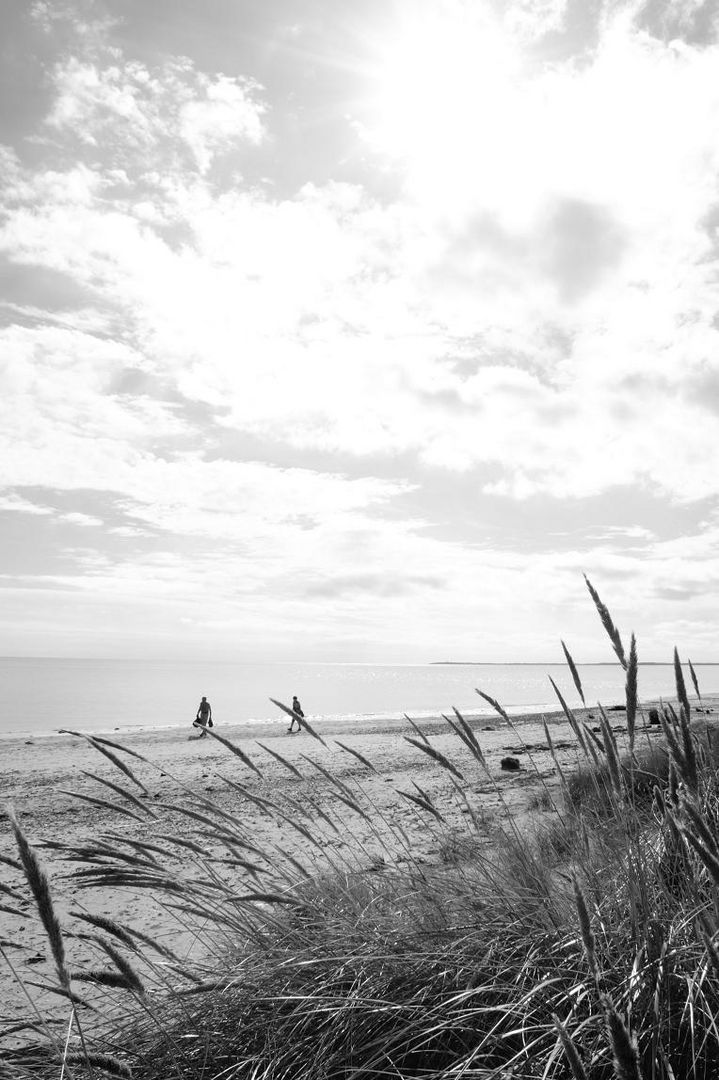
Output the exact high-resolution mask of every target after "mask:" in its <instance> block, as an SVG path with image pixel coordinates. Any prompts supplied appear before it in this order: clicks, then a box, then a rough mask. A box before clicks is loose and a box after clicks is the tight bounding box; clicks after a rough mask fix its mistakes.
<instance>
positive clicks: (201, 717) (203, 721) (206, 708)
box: [192, 697, 213, 739]
mask: <svg viewBox="0 0 719 1080" xmlns="http://www.w3.org/2000/svg"><path fill="white" fill-rule="evenodd" d="M192 726H193V727H198V728H201V729H202V730H201V731H200V738H201V739H204V738H205V736H206V735H207V731H206V729H207V728H208V727H212V726H213V724H212V706H211V705H210V703H209V701H208V700H207V698H206V697H203V699H202V701H201V702H200V704H199V706H198V708H197V716H196V717H195V719H194V720H193V722H192Z"/></svg>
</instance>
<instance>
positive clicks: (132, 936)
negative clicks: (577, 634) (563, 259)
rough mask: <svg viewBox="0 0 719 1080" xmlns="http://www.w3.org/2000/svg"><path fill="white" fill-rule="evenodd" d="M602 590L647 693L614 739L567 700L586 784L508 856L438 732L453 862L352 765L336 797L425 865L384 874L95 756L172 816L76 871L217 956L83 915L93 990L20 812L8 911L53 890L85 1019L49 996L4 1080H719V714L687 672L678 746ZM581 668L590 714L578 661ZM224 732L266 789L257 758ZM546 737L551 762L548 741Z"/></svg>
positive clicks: (101, 851)
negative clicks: (166, 917) (429, 850)
mask: <svg viewBox="0 0 719 1080" xmlns="http://www.w3.org/2000/svg"><path fill="white" fill-rule="evenodd" d="M589 588H590V593H591V595H592V599H593V600H594V603H595V605H596V607H597V609H598V611H599V615H600V617H601V621H602V623H603V625H604V628H605V630H606V631H607V632H608V633H609V636H610V638H611V640H612V644H613V647H614V649H615V652H616V655H617V662H618V663H619V664H621V665H622V667H623V668H624V671H625V673H626V728H625V731H624V732H622V733H621V734H618V733H617V732H615V730H614V729H613V727H612V724H611V722H610V718H609V717H608V715H607V713H606V712H605V711H604V710H603V709H602V708H601V706H600V707H599V708H598V710H597V712H598V716H599V722H598V725H597V727H598V730H594V728H593V727H590V726H589V725H588V724H587V723H586V722H585V721H583V720H582V719H580V718H578V716H577V715H575V713H574V712H573V710H572V709H571V708H570V707H569V706H568V705H567V704H566V702H565V701H564V699H563V698H562V697H561V695H559V696H560V703H561V705H562V708H563V709H564V712H565V714H566V718H567V720H568V722H569V724H570V725H571V727H572V730H573V732H574V737H575V738H576V743H577V751H578V754H579V757H580V759H581V763H580V765H579V767H577V768H576V769H574V770H572V771H568V770H567V769H566V768H563V767H562V766H561V765H560V762H559V760H558V758H556V757H555V767H556V769H557V772H558V783H555V784H553V785H552V786H551V787H549V786H546V782H545V781H543V780H542V779H541V778H540V777H537V781H536V792H535V796H534V800H533V804H534V811H533V825H532V828H531V829H528V828H526V827H522V828H519V827H518V825H517V822H516V821H515V820H514V818H513V816H512V814H511V813H509V812H507V813H506V814H505V815H504V817H503V819H502V820H501V822H500V823H499V824H498V825H497V826H496V828H495V832H494V835H493V842H492V844H491V845H489V846H487V845H486V844H482V843H479V841H478V836H479V827H480V824H481V823H480V821H479V816H478V812H477V809H476V806H474V805H473V804H472V803H471V802H470V801H469V800H468V798H467V790H466V783H465V781H464V779H463V774H462V773H461V771H460V770H459V769H458V767H457V764H456V762H455V761H453V760H452V759H450V758H449V757H448V756H446V755H445V754H443V753H440V751H439V750H437V749H436V747H435V746H433V745H432V741H431V739H430V738H428V737H427V736H426V735H423V734H422V732H421V731H419V730H415V731H414V732H413V733H412V734H411V735H410V736H409V738H410V739H413V740H414V743H415V746H416V750H417V753H424V754H426V755H428V756H430V757H432V758H433V760H434V761H436V762H437V764H438V765H439V766H440V767H441V768H443V769H444V770H445V773H446V781H447V786H448V788H449V789H451V790H452V791H453V793H454V797H455V798H456V799H457V800H458V802H459V803H460V804H462V806H463V808H464V813H463V820H464V822H465V823H466V827H465V830H464V831H463V832H461V833H458V831H457V830H456V829H455V828H452V829H450V828H449V827H448V826H447V823H446V822H445V820H444V818H443V815H442V814H441V813H440V811H439V810H438V809H437V806H436V805H435V803H434V802H433V800H432V797H431V795H430V794H429V793H428V792H424V791H422V790H421V789H417V791H416V793H414V794H413V795H411V796H410V795H406V798H407V799H411V800H412V804H413V806H414V808H415V810H416V812H417V813H418V814H419V815H422V816H423V817H424V818H425V819H426V827H427V828H428V829H432V830H434V832H435V834H436V837H437V844H438V848H439V851H440V853H441V857H440V859H439V860H438V862H437V864H436V865H432V864H428V863H427V862H426V861H419V860H418V859H415V858H414V857H413V851H412V845H411V842H410V841H409V839H408V837H407V836H406V835H405V834H404V833H403V831H402V829H401V826H399V825H398V824H397V823H396V822H395V821H394V820H393V818H392V817H391V815H387V814H386V813H380V812H379V811H378V810H377V809H376V808H374V807H373V806H372V805H371V803H370V802H369V801H368V800H367V799H365V798H364V797H363V794H362V791H361V787H357V786H353V785H349V784H348V783H346V782H345V781H343V780H341V779H339V778H337V777H335V776H333V775H332V773H331V771H330V770H327V772H326V781H327V783H328V784H330V785H333V788H334V793H335V795H336V798H337V800H338V801H339V802H341V803H342V805H343V806H344V807H346V808H349V809H350V810H351V811H352V813H353V814H356V815H358V816H359V817H360V818H361V819H362V821H363V823H364V826H365V827H366V828H369V829H370V830H371V833H372V835H373V837H374V841H375V846H377V845H379V846H380V847H384V848H386V849H387V850H388V851H389V850H390V848H391V849H392V851H394V852H396V851H397V850H398V849H402V851H403V852H404V855H403V859H402V860H401V861H397V860H396V859H395V860H394V861H391V865H390V860H389V859H388V860H387V863H386V864H385V865H384V866H383V867H382V868H381V869H380V868H378V867H376V866H375V867H373V866H368V864H367V860H366V858H364V857H363V851H362V846H361V842H360V841H358V842H357V845H356V846H355V847H354V848H352V849H351V850H350V854H349V855H344V856H341V857H340V856H338V855H337V853H336V851H335V849H334V848H333V847H332V846H331V845H330V844H329V843H328V837H331V836H332V833H333V830H335V831H336V830H337V823H336V822H335V821H333V819H332V815H331V814H329V813H326V812H325V811H322V812H321V813H318V808H317V807H316V806H314V807H308V806H307V805H303V804H302V803H300V802H299V801H297V802H293V801H291V800H288V799H279V798H275V796H274V794H273V793H272V792H271V791H268V792H267V793H266V794H262V795H260V794H258V793H257V791H256V790H254V791H252V790H250V788H249V787H247V786H245V785H243V784H240V783H236V784H234V787H236V793H237V798H238V805H239V803H240V801H241V800H251V801H253V802H254V803H255V804H256V805H259V806H260V808H261V810H262V812H263V813H264V814H267V815H269V816H270V817H274V818H276V819H278V820H281V821H282V822H283V824H284V826H285V829H286V831H287V832H288V833H292V834H295V835H297V836H299V837H301V838H302V842H303V844H304V845H305V847H306V849H307V851H308V852H310V853H311V855H312V858H311V859H301V858H298V857H297V855H296V854H294V853H293V851H290V850H287V847H286V846H280V845H274V846H270V847H269V848H268V847H267V846H266V845H265V846H262V847H260V846H258V844H257V842H256V838H255V837H253V835H252V834H251V833H250V832H248V830H247V829H246V827H245V825H244V823H243V820H242V815H241V813H239V812H238V813H234V812H232V811H230V810H228V809H227V805H226V803H223V804H222V805H220V804H219V802H218V801H217V800H214V799H212V798H209V797H206V796H205V795H200V794H198V793H196V792H193V791H191V790H188V789H186V788H185V786H184V785H183V783H182V781H181V779H179V778H177V779H176V781H175V787H176V798H174V799H172V800H167V799H163V800H162V801H160V800H157V799H148V798H145V797H143V796H146V795H148V789H147V783H146V781H145V779H140V778H139V777H138V775H137V765H138V763H137V762H136V761H135V760H133V759H134V758H138V757H139V755H137V754H136V753H134V752H129V751H127V750H124V749H123V748H122V746H120V745H119V744H116V743H114V742H112V741H110V740H107V739H104V738H99V737H91V736H85V738H87V741H88V743H89V744H91V745H92V747H93V749H94V750H95V751H97V752H99V753H100V754H101V755H103V756H104V758H105V759H106V760H109V761H110V762H112V763H113V764H114V765H115V766H116V769H117V774H118V775H117V782H110V781H105V782H104V783H105V787H106V791H105V795H103V798H107V799H109V800H111V801H112V802H113V805H115V806H116V808H117V809H118V813H119V812H122V813H124V814H126V815H130V816H131V817H134V818H136V819H138V820H139V821H147V823H148V831H147V835H148V839H147V840H146V841H139V840H136V839H135V840H131V839H127V838H124V839H123V837H122V836H121V835H120V834H118V835H116V836H114V837H108V836H101V837H98V838H96V840H94V841H93V842H92V843H90V842H88V843H86V844H84V845H82V846H78V845H75V846H74V847H73V846H72V845H68V846H66V847H65V849H64V850H63V855H64V856H65V857H66V858H67V859H68V860H69V865H71V867H72V872H73V873H74V874H75V875H76V876H77V877H78V878H79V879H81V880H82V881H83V882H84V883H85V884H86V885H87V886H88V887H90V886H92V887H95V886H98V885H100V886H102V887H103V888H105V889H121V888H131V889H134V890H143V889H146V890H152V891H153V892H154V893H155V894H157V895H158V896H160V897H161V899H162V903H163V904H164V905H166V906H167V908H168V909H171V910H172V911H173V912H174V913H175V914H176V915H177V917H178V918H179V919H180V920H182V921H184V923H185V925H186V926H187V927H190V928H196V932H197V934H198V935H200V936H201V938H202V942H203V945H204V949H203V950H202V953H201V956H202V958H201V959H199V960H195V961H192V962H189V961H186V960H184V959H182V958H181V957H179V956H178V955H175V954H174V953H173V952H172V950H171V949H169V948H168V947H167V945H166V944H164V943H161V942H159V941H155V940H153V938H152V937H151V936H150V935H149V934H147V933H146V932H145V931H144V930H143V928H142V927H134V926H130V925H120V924H118V923H116V922H113V921H112V920H110V919H107V918H103V917H99V916H94V915H90V914H88V913H84V912H82V911H78V912H76V913H75V922H74V923H73V925H74V926H75V927H77V925H78V924H80V925H81V926H82V927H83V929H82V930H78V929H74V930H73V931H72V933H73V934H74V935H77V934H81V935H82V936H83V939H84V940H85V941H86V942H87V943H89V945H91V946H92V947H93V948H94V950H95V951H96V954H97V966H96V967H94V968H92V969H89V970H84V971H82V972H76V971H74V970H73V969H72V967H71V966H70V963H69V961H68V959H67V956H68V951H67V949H66V945H67V940H66V939H67V937H68V933H67V932H66V931H63V929H62V928H61V926H60V923H59V920H58V918H57V915H56V912H55V910H54V906H53V898H52V894H51V887H50V885H49V883H48V880H47V876H46V874H45V872H44V870H43V868H42V865H41V862H40V859H39V856H38V852H37V850H36V847H34V846H32V845H31V844H30V843H29V842H28V840H27V837H26V835H25V833H24V830H23V825H22V822H20V821H18V820H17V819H16V818H15V817H14V816H13V815H12V814H11V813H10V815H9V823H10V827H11V828H12V830H13V833H14V836H15V841H16V846H17V857H16V858H13V859H12V860H8V864H7V865H5V866H4V867H3V869H4V871H5V872H6V873H5V881H6V883H5V884H2V885H0V888H1V889H2V893H3V896H2V897H1V898H0V899H2V907H3V910H4V911H6V912H7V913H9V915H10V916H11V915H12V911H13V909H14V908H16V904H17V902H18V900H19V899H21V898H23V897H27V896H28V895H30V894H32V898H33V902H34V905H35V907H36V909H37V914H38V918H40V919H41V920H42V923H43V926H44V928H45V931H46V934H47V940H48V946H49V949H50V950H51V953H52V958H53V963H54V975H55V979H54V983H53V986H52V991H53V992H54V993H55V994H56V995H59V996H60V997H61V998H64V999H65V1000H66V1002H67V1010H68V1020H67V1022H66V1024H65V1025H64V1026H63V1028H62V1029H59V1027H58V1025H57V1024H48V1023H47V1022H46V1021H45V1019H44V1017H43V1015H42V1012H41V1011H36V1010H35V1007H34V1004H33V1002H34V998H33V987H32V986H29V985H27V983H25V984H24V990H23V992H24V993H26V994H27V1001H28V1008H27V1023H26V1024H25V1025H23V1030H18V1025H13V1026H12V1027H11V1028H6V1030H5V1031H2V1032H0V1037H1V1039H2V1042H0V1045H4V1046H5V1051H4V1055H3V1059H2V1060H0V1076H2V1077H8V1078H10V1080H12V1078H17V1080H24V1078H28V1077H35V1076H41V1077H51V1076H52V1077H58V1076H59V1077H65V1076H67V1077H70V1078H72V1077H76V1078H79V1077H81V1078H83V1080H84V1078H85V1077H88V1076H98V1077H100V1076H106V1075H113V1074H114V1075H121V1076H130V1075H132V1076H134V1077H135V1078H137V1080H169V1078H171V1077H176V1078H177V1080H200V1078H202V1080H220V1078H223V1080H335V1078H336V1080H339V1078H347V1080H349V1078H352V1080H375V1078H378V1077H390V1078H391V1077H394V1078H396V1080H400V1078H423V1080H429V1078H435V1080H440V1078H442V1080H455V1078H456V1080H460V1078H466V1080H470V1078H480V1077H481V1078H483V1080H489V1078H490V1077H497V1078H500V1077H510V1076H511V1077H514V1078H523V1077H526V1078H530V1077H531V1078H535V1080H540V1078H547V1080H558V1078H564V1077H573V1078H577V1080H578V1078H584V1077H586V1078H590V1080H604V1078H607V1080H608V1078H610V1077H614V1076H616V1077H619V1078H621V1080H630V1078H631V1080H639V1078H645V1077H646V1078H652V1080H684V1078H688V1077H696V1078H698V1080H699V1078H702V1080H704V1078H706V1080H708V1078H710V1077H712V1078H713V1077H716V1076H718V1075H719V1028H718V1027H717V1017H719V828H718V826H719V773H718V771H717V763H718V762H719V736H718V735H717V733H715V731H714V730H713V729H712V727H711V725H710V724H708V723H706V722H705V721H704V720H701V721H700V720H699V718H698V717H697V716H696V709H695V708H693V707H692V705H691V704H690V700H689V696H688V693H687V690H686V686H685V682H684V675H683V668H682V665H681V663H680V660H679V657H678V655H677V653H676V651H675V654H674V661H675V674H676V701H675V702H674V703H666V704H664V705H663V706H662V707H661V708H660V709H659V710H658V717H657V719H658V723H659V725H660V726H661V730H662V736H661V738H660V740H659V742H657V741H656V738H655V739H654V740H650V739H649V737H648V733H647V718H646V716H645V710H644V709H643V708H642V706H641V705H640V702H639V694H638V687H637V673H638V661H637V649H636V643H635V641H634V638H632V640H631V644H630V646H629V649H628V650H627V651H625V649H624V646H623V643H622V640H621V638H620V635H619V633H618V631H617V629H616V627H615V626H614V624H613V622H612V619H611V617H610V615H609V612H608V611H607V609H606V607H604V605H603V604H602V602H601V600H600V598H599V597H598V595H597V594H596V592H595V591H594V589H593V588H592V586H591V585H589ZM565 655H566V659H567V663H568V665H569V669H570V671H571V674H572V678H573V680H574V683H575V686H576V688H577V692H578V693H579V695H580V696H581V698H582V700H584V691H583V688H582V685H581V682H580V679H579V675H578V673H577V668H576V666H575V665H574V662H573V660H572V657H571V655H570V653H569V651H568V650H567V649H566V647H565ZM689 670H690V674H691V678H692V680H693V682H694V690H695V692H696V694H697V695H699V687H698V685H697V682H696V677H695V672H694V669H693V668H692V667H691V665H690V666H689ZM487 700H489V701H490V702H491V704H492V705H493V707H494V708H495V709H496V711H497V712H498V713H499V714H500V715H501V716H502V717H503V718H504V720H505V721H506V722H507V723H511V721H510V720H509V718H508V717H506V714H504V711H503V709H502V707H501V705H500V704H499V703H497V702H494V701H492V700H491V699H489V698H488V699H487ZM288 711H289V710H288ZM445 719H446V722H447V724H448V725H449V726H450V728H451V729H452V731H453V732H454V735H455V736H456V739H457V751H458V756H460V755H461V758H462V762H463V767H464V762H466V760H467V755H468V754H469V755H470V758H471V761H472V763H473V768H475V769H476V770H477V772H484V773H485V774H486V773H489V770H488V768H487V765H486V761H485V757H484V755H483V753H482V748H481V745H480V741H479V737H478V735H477V731H476V726H475V725H472V724H470V723H468V722H467V721H466V720H465V718H464V717H463V716H461V715H460V714H459V713H456V712H455V713H453V714H452V715H450V716H447V717H446V718H445ZM306 727H309V725H306ZM210 734H213V735H214V737H215V738H216V739H218V740H219V741H220V742H221V743H223V745H224V746H225V748H226V750H227V752H228V753H230V754H234V755H235V756H237V757H239V758H240V759H241V760H242V762H243V764H244V765H245V767H246V768H247V769H248V770H250V771H251V770H252V769H253V768H254V763H253V761H252V760H251V758H250V757H248V756H247V754H246V752H245V751H244V750H242V749H241V748H240V747H238V746H236V745H234V744H232V743H231V742H230V741H228V740H227V739H224V738H223V737H221V736H219V735H217V734H216V733H214V732H211V733H210ZM309 734H310V735H312V736H314V738H316V739H318V740H320V741H321V738H322V736H321V733H320V732H319V731H314V730H313V729H311V728H310V730H309ZM546 738H547V742H548V744H549V746H550V749H551V747H552V737H551V732H550V730H549V728H548V727H547V728H546ZM265 749H268V748H265ZM345 749H347V748H345ZM269 752H270V753H272V755H273V757H274V758H275V759H276V760H277V761H279V762H280V764H282V765H283V766H284V767H286V768H287V769H289V770H293V769H295V767H294V765H293V764H292V763H291V762H289V761H286V760H285V759H284V758H282V756H281V755H280V754H279V753H278V752H276V751H273V750H270V751H269ZM350 752H352V751H351V750H350ZM358 756H359V755H358ZM360 757H361V756H360ZM146 764H147V763H146V762H143V766H144V765H146ZM361 764H362V765H363V766H364V767H366V768H367V769H371V768H372V764H371V761H369V760H366V759H365V758H363V757H361ZM295 771H296V769H295ZM143 777H144V773H143ZM498 790H499V788H498ZM178 819H180V820H182V821H184V822H185V826H186V828H184V829H178V828H177V825H176V823H177V821H178ZM173 823H174V824H173ZM56 846H57V845H56ZM198 912H199V913H201V914H202V919H201V921H200V920H198ZM5 946H6V943H5V942H3V943H1V944H0V954H1V957H2V959H3V960H4V961H5V962H6V963H9V964H12V958H11V956H10V952H9V950H8V949H7V948H6V947H5ZM46 989H47V988H46ZM18 992H20V991H18Z"/></svg>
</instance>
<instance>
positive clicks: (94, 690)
mask: <svg viewBox="0 0 719 1080" xmlns="http://www.w3.org/2000/svg"><path fill="white" fill-rule="evenodd" d="M577 670H578V673H579V677H580V680H581V684H582V688H583V690H584V696H585V699H586V702H587V704H588V705H596V704H597V703H598V702H601V704H602V705H605V706H609V705H613V704H619V703H622V702H623V701H624V681H625V675H624V672H623V670H622V669H621V667H620V666H619V664H586V665H577ZM695 671H696V674H697V678H698V681H699V689H700V691H701V693H703V694H711V693H717V692H719V664H701V665H695ZM550 677H551V678H552V679H554V681H555V683H556V684H557V686H558V687H559V689H560V690H561V692H562V694H563V695H564V696H565V699H566V700H567V702H568V704H569V705H570V706H573V707H576V706H578V705H579V704H581V702H580V699H579V695H578V693H577V690H576V688H575V686H574V682H573V680H572V676H571V674H570V672H569V669H568V668H567V667H566V666H565V665H563V664H444V663H443V664H437V663H435V664H411V665H409V664H408V665H391V664H340V663H334V664H322V663H301V664H300V663H264V664H261V663H228V662H224V661H204V660H203V661H200V660H198V661H194V662H188V661H185V660H182V661H169V660H168V661H158V660H149V659H148V660H99V659H87V660H83V659H53V658H41V659H39V658H35V657H33V658H30V657H23V658H17V657H4V658H0V703H1V710H0V738H3V737H4V738H7V737H10V736H17V735H22V734H35V735H39V734H52V733H56V732H57V731H58V729H60V728H72V729H74V730H79V731H85V732H96V733H103V732H106V733H107V732H112V731H118V730H119V731H125V732H131V731H137V730H139V729H143V728H167V727H185V726H187V725H189V724H191V722H192V720H193V719H194V718H195V715H196V713H197V707H198V704H199V701H200V698H201V697H202V696H203V695H204V696H206V697H207V698H208V700H209V701H210V703H211V704H212V713H213V718H214V720H215V722H216V723H217V724H218V725H225V724H226V725H234V724H248V725H252V724H260V723H261V724H267V723H268V722H269V723H270V724H277V726H278V732H279V730H281V726H282V725H286V724H287V717H286V715H285V714H284V713H283V712H282V711H281V710H280V709H278V708H277V706H275V705H274V704H273V703H272V702H271V700H270V699H271V698H274V699H276V700H278V701H281V702H284V703H285V704H287V705H290V704H291V701H292V697H293V695H294V694H296V695H297V696H298V698H299V699H300V702H301V704H302V707H303V709H304V712H305V715H306V716H307V717H308V718H309V719H310V720H312V721H314V722H315V723H320V722H321V721H322V720H323V719H325V720H330V719H331V720H333V721H347V723H348V724H350V723H354V724H362V723H363V722H367V723H369V722H372V721H376V720H379V719H383V718H401V717H402V716H403V715H404V714H408V715H409V716H410V717H411V718H412V719H422V718H425V717H429V716H437V715H439V714H440V713H447V712H451V710H452V707H453V706H454V707H456V708H457V709H459V711H460V712H462V713H467V714H468V715H470V716H476V715H478V714H479V715H488V716H489V715H493V710H492V707H491V706H490V705H488V704H487V702H486V701H484V700H483V699H482V698H481V697H479V696H478V694H477V690H482V691H484V693H486V694H488V695H489V696H490V697H492V698H494V699H495V700H496V701H499V703H500V704H501V705H502V707H503V708H505V709H506V711H507V712H508V713H509V714H510V715H512V714H514V715H516V714H521V713H523V712H530V711H543V710H547V711H550V710H552V711H553V710H556V709H557V708H558V707H559V706H558V702H557V699H556V696H555V694H554V690H553V689H552V686H551V683H550ZM685 680H686V686H687V690H688V692H689V694H690V696H693V695H694V687H693V684H692V681H691V678H690V673H689V671H688V670H686V671H685ZM639 695H640V697H641V698H642V699H643V700H649V699H656V698H671V697H672V696H674V695H675V683H674V669H673V666H672V665H671V664H641V665H640V668H639Z"/></svg>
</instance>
